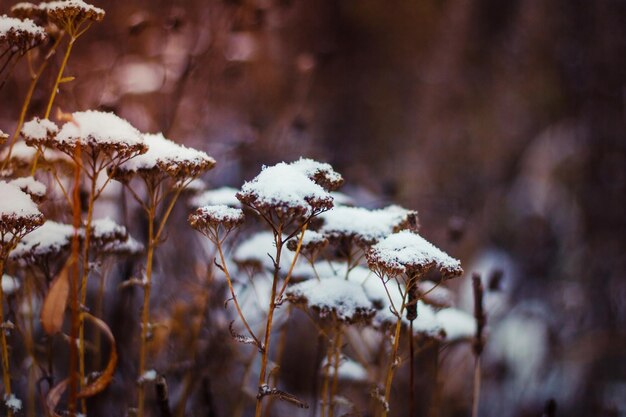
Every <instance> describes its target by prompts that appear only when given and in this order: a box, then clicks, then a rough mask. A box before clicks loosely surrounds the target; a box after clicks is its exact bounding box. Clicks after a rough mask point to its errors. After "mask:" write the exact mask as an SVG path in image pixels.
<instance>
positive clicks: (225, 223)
mask: <svg viewBox="0 0 626 417" xmlns="http://www.w3.org/2000/svg"><path fill="white" fill-rule="evenodd" d="M243 221H244V215H243V211H242V210H241V209H238V208H232V207H228V206H225V205H216V206H204V207H200V208H198V209H197V210H196V211H195V212H194V213H193V214H191V215H190V216H189V224H190V225H191V227H193V228H194V229H196V230H198V231H199V232H201V233H203V234H205V235H206V234H207V233H208V232H209V230H211V229H213V228H216V227H218V226H222V227H223V228H224V229H226V230H230V229H233V228H234V227H237V226H239V225H241V224H242V223H243Z"/></svg>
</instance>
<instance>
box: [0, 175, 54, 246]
mask: <svg viewBox="0 0 626 417" xmlns="http://www.w3.org/2000/svg"><path fill="white" fill-rule="evenodd" d="M0 195H1V196H2V198H1V199H0V246H2V252H3V253H2V255H3V256H6V255H7V253H4V252H5V251H6V249H12V248H13V246H15V244H17V242H18V241H19V239H21V238H22V237H23V236H24V235H26V234H27V233H29V232H31V231H33V230H34V229H36V228H37V227H39V226H41V225H42V224H43V221H44V218H43V215H42V214H41V213H40V212H39V209H38V208H37V206H36V205H35V203H34V202H33V200H32V199H31V198H30V196H29V195H28V194H26V193H25V192H23V191H22V190H20V189H19V188H18V187H17V186H15V185H12V184H9V183H7V182H5V181H0Z"/></svg>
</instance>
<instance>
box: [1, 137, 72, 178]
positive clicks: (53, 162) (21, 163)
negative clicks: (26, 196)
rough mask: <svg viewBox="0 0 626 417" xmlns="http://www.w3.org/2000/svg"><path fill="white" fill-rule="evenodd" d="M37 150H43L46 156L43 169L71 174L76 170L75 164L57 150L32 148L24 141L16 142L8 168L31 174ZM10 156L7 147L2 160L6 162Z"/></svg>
mask: <svg viewBox="0 0 626 417" xmlns="http://www.w3.org/2000/svg"><path fill="white" fill-rule="evenodd" d="M37 149H41V154H42V155H43V156H44V158H43V159H42V160H41V161H40V164H39V166H40V167H41V168H44V169H51V168H54V169H55V170H56V172H59V171H61V170H63V171H68V172H69V171H71V170H73V169H74V162H73V161H72V159H70V157H69V156H67V155H66V154H64V153H62V152H60V151H58V150H56V149H48V148H41V147H32V146H29V145H27V144H26V143H25V142H23V141H19V142H16V143H15V145H14V146H13V149H12V150H11V156H10V159H9V161H8V166H9V167H11V168H12V169H13V170H17V171H20V170H28V172H29V173H30V167H31V165H32V163H33V159H34V158H35V156H36V155H37ZM8 155H9V148H8V147H7V148H5V149H3V151H2V153H0V160H5V159H6V158H7V156H8Z"/></svg>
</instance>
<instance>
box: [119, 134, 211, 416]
mask: <svg viewBox="0 0 626 417" xmlns="http://www.w3.org/2000/svg"><path fill="white" fill-rule="evenodd" d="M143 140H144V141H145V142H144V143H145V144H146V146H147V152H145V153H144V154H143V155H140V156H138V157H136V158H133V159H130V160H128V161H126V162H124V163H122V164H119V165H116V166H112V167H110V169H109V173H110V175H112V176H114V177H115V178H116V179H117V180H118V181H120V182H122V183H123V184H124V185H125V186H126V189H127V190H128V192H129V193H130V194H131V195H132V196H133V198H134V199H135V200H136V201H137V202H138V203H139V204H140V205H141V207H142V208H143V210H144V212H145V214H146V216H147V220H148V247H147V258H146V272H145V277H144V279H143V280H142V283H141V286H142V288H143V292H144V296H143V309H142V317H141V323H142V327H141V334H140V348H139V367H138V378H141V376H142V375H143V374H144V372H145V368H146V362H147V358H146V354H147V353H146V349H147V343H148V339H149V336H150V335H149V332H148V329H149V327H150V289H151V285H152V266H153V262H154V251H155V249H156V247H157V245H158V244H159V243H160V242H161V240H162V237H161V236H162V234H163V231H164V229H165V225H166V223H167V220H168V218H169V216H170V214H171V212H172V209H173V208H174V205H175V204H176V201H177V200H178V197H179V196H180V195H181V193H182V191H183V190H184V189H185V188H187V186H189V184H191V183H192V182H193V181H194V180H195V179H196V178H198V176H200V174H202V173H204V172H206V171H208V170H209V169H211V168H213V166H214V165H215V160H214V159H213V158H211V157H210V156H209V155H207V154H206V153H205V152H202V151H199V150H196V149H192V148H187V147H185V146H183V145H180V144H177V143H176V142H174V141H172V140H170V139H167V138H165V137H164V136H163V134H160V133H159V134H144V135H143ZM135 177H137V178H138V179H140V180H141V182H143V185H144V187H145V197H141V196H140V195H139V194H138V193H137V192H136V191H135V189H134V186H133V185H132V184H131V180H132V179H133V178H135ZM161 206H165V211H164V212H163V213H162V214H161V218H160V221H159V222H158V224H155V221H156V219H157V214H158V213H157V211H158V210H159V209H160V207H161ZM138 389H139V390H138V397H137V410H138V411H137V414H138V416H139V417H142V416H143V413H144V398H145V394H144V384H143V383H141V384H139V388H138Z"/></svg>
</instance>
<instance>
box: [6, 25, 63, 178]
mask: <svg viewBox="0 0 626 417" xmlns="http://www.w3.org/2000/svg"><path fill="white" fill-rule="evenodd" d="M64 36H65V33H61V34H60V35H59V37H58V38H57V39H56V41H55V42H54V45H53V46H52V49H51V50H50V51H49V52H48V54H46V57H45V58H44V61H43V62H42V63H41V65H40V66H39V69H38V70H37V72H36V73H35V74H34V75H32V78H31V81H30V85H29V86H28V91H27V92H26V97H25V98H24V103H22V109H21V110H20V116H19V118H18V120H17V126H16V127H15V131H14V132H13V136H12V137H11V143H10V144H9V151H8V152H7V156H6V158H5V159H4V161H3V162H2V170H4V169H5V168H6V166H7V164H8V162H9V160H10V159H11V153H12V152H13V146H14V145H15V142H16V141H17V137H18V136H19V134H20V132H21V130H22V126H23V125H24V121H25V120H26V113H27V112H28V108H29V107H30V102H31V100H32V98H33V93H34V92H35V87H36V86H37V83H38V82H39V79H40V78H41V75H42V74H43V72H44V70H45V69H46V67H47V66H48V62H50V58H51V57H52V56H54V54H55V52H56V49H57V48H58V47H59V44H60V43H61V40H62V39H63V37H64Z"/></svg>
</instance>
